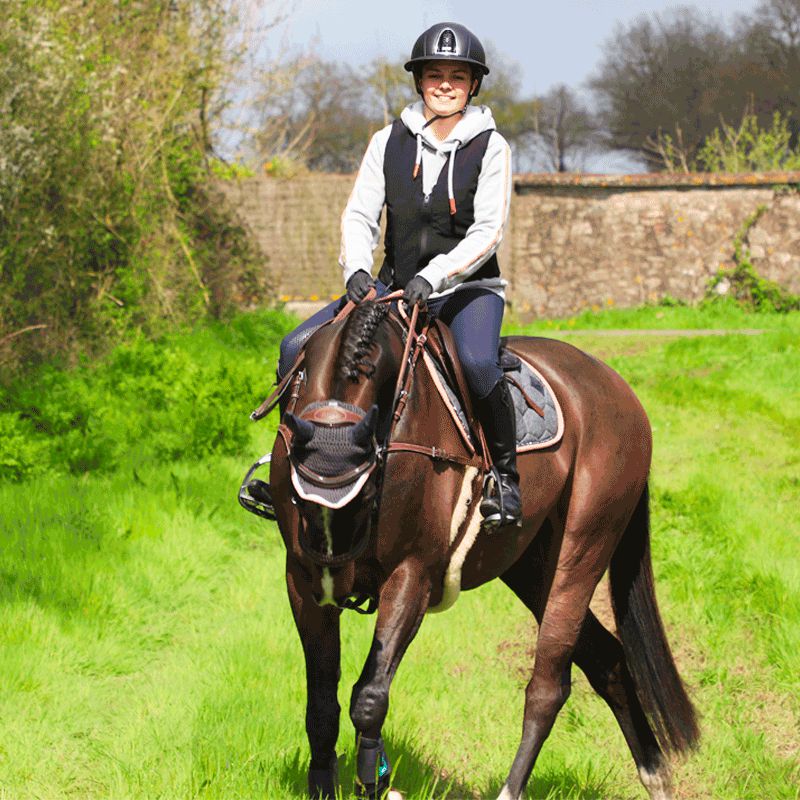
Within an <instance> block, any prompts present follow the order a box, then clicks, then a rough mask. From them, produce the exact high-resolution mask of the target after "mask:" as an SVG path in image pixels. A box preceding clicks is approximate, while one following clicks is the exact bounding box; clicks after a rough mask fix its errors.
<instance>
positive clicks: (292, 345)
mask: <svg viewBox="0 0 800 800" xmlns="http://www.w3.org/2000/svg"><path fill="white" fill-rule="evenodd" d="M298 338H299V337H298V336H297V335H296V331H292V332H291V333H288V334H287V335H286V336H284V337H283V339H281V346H280V355H279V357H278V380H281V379H282V378H284V377H285V376H286V373H287V372H288V371H289V370H290V369H291V367H292V364H294V362H295V359H296V358H297V354H298V353H299V352H300V342H299V341H298Z"/></svg>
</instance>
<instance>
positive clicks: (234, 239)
mask: <svg viewBox="0 0 800 800" xmlns="http://www.w3.org/2000/svg"><path fill="white" fill-rule="evenodd" d="M229 11H230V9H229V8H228V7H227V5H226V6H225V7H223V4H222V3H221V2H219V1H218V0H184V1H183V2H176V1H172V0H170V1H168V0H137V1H136V2H119V3H107V2H105V0H60V2H55V0H49V1H48V2H36V0H4V2H3V3H2V4H0V53H2V59H0V362H2V363H3V365H4V366H5V365H6V364H13V363H17V364H19V363H22V362H24V361H25V359H28V358H41V357H42V356H44V355H49V354H53V353H56V352H60V353H64V352H68V351H70V350H71V349H73V348H74V346H75V345H76V344H78V345H79V346H81V347H85V348H86V349H95V350H97V349H101V348H102V346H103V344H104V343H106V342H107V341H109V340H110V339H111V338H112V337H113V336H114V335H115V334H118V333H120V332H123V331H127V330H131V329H132V328H138V329H145V330H148V331H155V330H158V329H159V328H160V327H161V326H162V325H163V323H164V322H165V321H167V320H169V321H180V320H187V319H191V318H194V317H196V316H198V315H202V314H205V313H220V312H221V311H223V310H224V309H225V308H226V307H229V305H230V303H231V299H232V297H233V296H234V295H235V294H237V293H239V292H245V288H244V284H243V283H242V280H241V279H243V276H247V277H246V278H245V282H249V281H250V278H251V277H252V276H253V275H254V272H251V271H248V270H250V269H251V267H252V265H253V262H252V260H249V256H248V255H247V253H246V250H247V247H246V245H245V243H244V241H245V240H244V238H242V237H243V234H242V235H241V236H240V233H241V231H240V229H237V228H236V226H235V225H234V224H233V223H232V222H231V221H230V220H229V219H227V218H226V215H225V212H224V210H223V209H222V207H221V206H220V204H219V203H218V202H216V201H215V200H214V199H212V197H211V187H210V184H209V181H208V177H209V175H208V158H209V155H210V154H209V147H210V139H211V133H210V130H209V127H208V125H207V122H208V110H209V108H210V98H211V97H212V95H213V94H214V92H215V91H216V89H217V87H218V86H220V84H221V83H222V82H223V81H224V78H225V75H226V74H227V70H228V68H229V67H230V64H229V63H228V62H227V61H226V58H227V57H228V56H227V53H228V50H227V46H226V35H227V31H228V30H229V26H230V25H231V17H230V13H229ZM248 291H249V290H248ZM21 331H35V334H34V336H35V338H32V336H31V335H25V334H20V332H21ZM18 334H19V335H18Z"/></svg>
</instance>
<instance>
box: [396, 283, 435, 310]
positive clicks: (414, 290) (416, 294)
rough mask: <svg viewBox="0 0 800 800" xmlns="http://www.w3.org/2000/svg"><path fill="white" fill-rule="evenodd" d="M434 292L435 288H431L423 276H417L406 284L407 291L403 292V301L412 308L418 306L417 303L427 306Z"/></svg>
mask: <svg viewBox="0 0 800 800" xmlns="http://www.w3.org/2000/svg"><path fill="white" fill-rule="evenodd" d="M432 291H433V286H431V285H430V284H429V283H428V281H426V280H425V278H423V277H422V276H421V275H415V276H414V277H413V278H412V279H411V280H410V281H409V282H408V283H407V284H406V290H405V292H403V300H405V301H406V303H408V304H409V305H410V306H413V305H416V304H417V303H419V304H420V305H425V303H426V301H427V300H428V298H429V297H430V294H431V292H432Z"/></svg>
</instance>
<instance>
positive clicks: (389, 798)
mask: <svg viewBox="0 0 800 800" xmlns="http://www.w3.org/2000/svg"><path fill="white" fill-rule="evenodd" d="M386 800H405V797H404V796H403V795H402V794H400V792H398V791H397V789H390V790H389V794H387V795H386Z"/></svg>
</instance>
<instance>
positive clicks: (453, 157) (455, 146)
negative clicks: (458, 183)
mask: <svg viewBox="0 0 800 800" xmlns="http://www.w3.org/2000/svg"><path fill="white" fill-rule="evenodd" d="M460 146H461V141H460V140H459V139H456V140H455V141H454V142H453V144H452V146H451V147H450V163H449V164H448V165H447V197H448V199H449V200H450V216H451V217H452V216H454V215H455V213H456V195H455V192H454V191H453V172H454V171H455V164H456V150H458V148H459V147H460Z"/></svg>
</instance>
